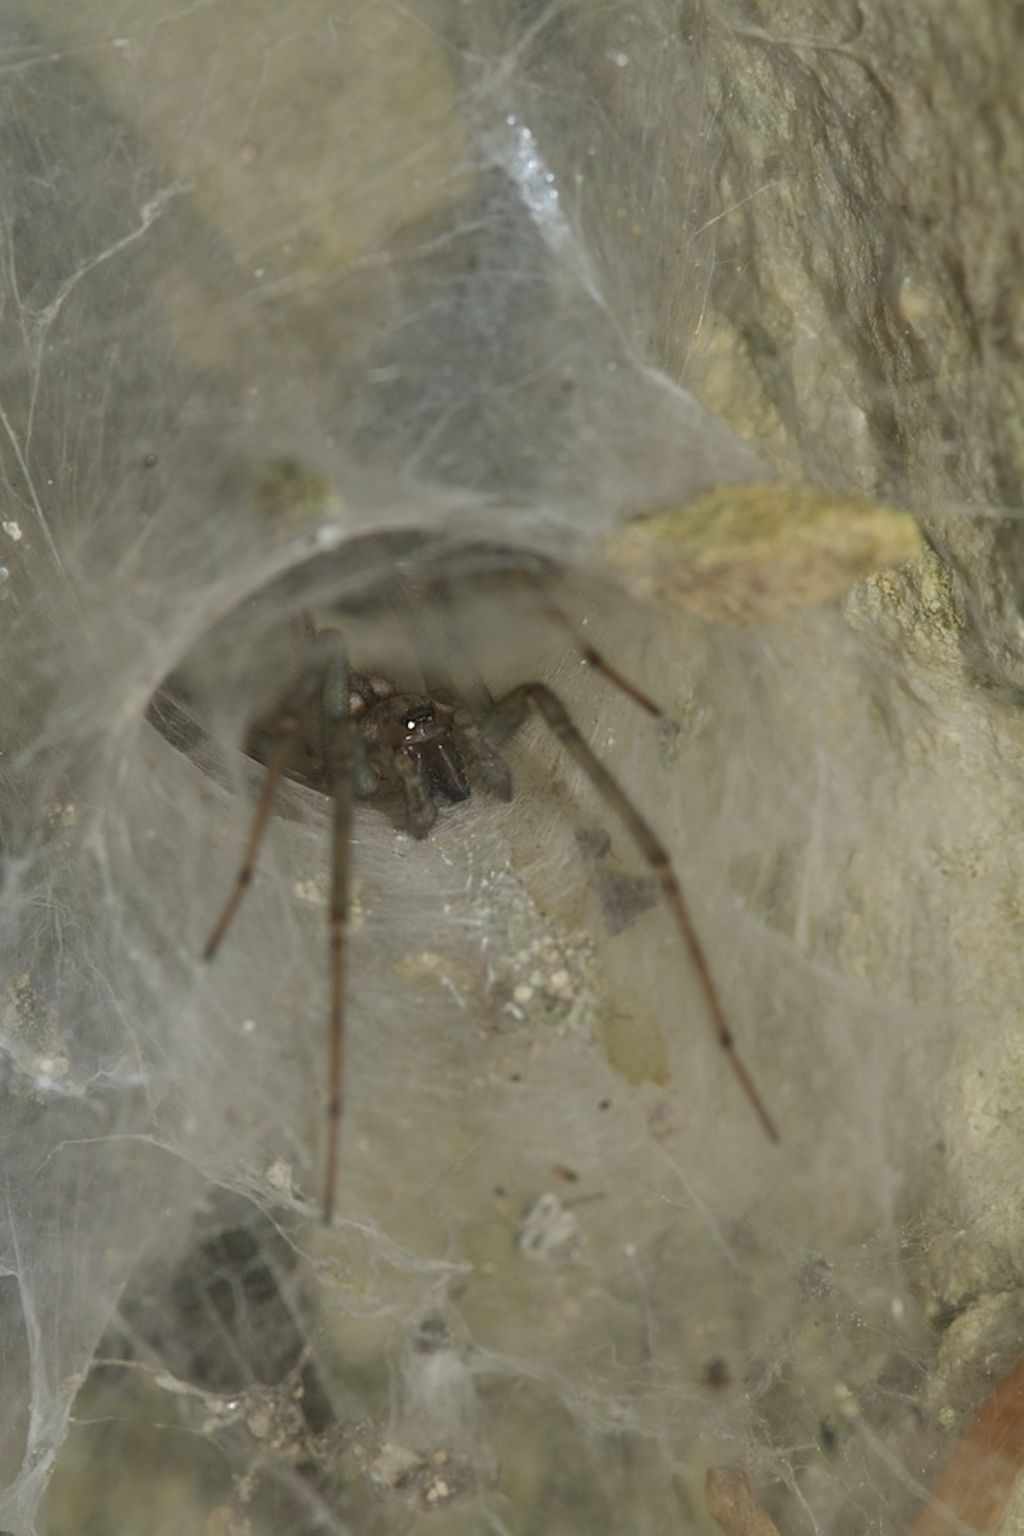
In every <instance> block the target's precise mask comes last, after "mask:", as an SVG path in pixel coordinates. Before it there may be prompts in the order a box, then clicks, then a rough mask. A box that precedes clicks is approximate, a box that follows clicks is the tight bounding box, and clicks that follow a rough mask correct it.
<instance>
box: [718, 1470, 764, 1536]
mask: <svg viewBox="0 0 1024 1536" xmlns="http://www.w3.org/2000/svg"><path fill="white" fill-rule="evenodd" d="M704 1502H705V1504H706V1505H707V1511H708V1514H709V1515H710V1516H711V1518H712V1520H713V1521H714V1522H715V1524H716V1525H720V1526H721V1527H722V1530H723V1531H724V1532H725V1536H779V1528H778V1526H777V1525H776V1524H775V1521H774V1520H773V1519H772V1518H771V1517H770V1516H769V1515H768V1514H766V1513H765V1511H764V1509H763V1508H762V1507H761V1505H760V1503H759V1502H758V1499H757V1496H756V1494H755V1493H754V1490H753V1488H751V1486H750V1479H749V1477H748V1476H747V1474H746V1473H745V1472H744V1470H743V1468H742V1467H709V1468H708V1473H707V1477H706V1478H705V1479H704Z"/></svg>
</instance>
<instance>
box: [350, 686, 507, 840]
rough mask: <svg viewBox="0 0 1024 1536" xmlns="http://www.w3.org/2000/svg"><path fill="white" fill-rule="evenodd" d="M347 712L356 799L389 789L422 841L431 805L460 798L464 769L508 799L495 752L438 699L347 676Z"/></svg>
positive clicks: (466, 779) (465, 792)
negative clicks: (352, 731)
mask: <svg viewBox="0 0 1024 1536" xmlns="http://www.w3.org/2000/svg"><path fill="white" fill-rule="evenodd" d="M349 714H350V716H351V718H352V720H353V722H354V723H355V725H356V728H357V730H358V736H359V746H360V748H361V751H359V752H358V753H357V759H361V761H357V787H358V792H359V794H360V795H362V796H364V797H367V796H370V795H374V794H376V793H377V792H378V790H380V789H382V788H394V789H396V790H397V791H398V792H399V793H400V794H401V795H402V798H403V800H404V802H405V820H406V826H407V827H408V829H409V831H410V832H411V833H412V835H413V837H426V836H427V834H428V833H429V831H430V829H431V827H433V825H434V823H435V821H436V820H437V811H438V802H439V800H447V801H448V802H449V803H450V804H456V803H457V802H458V801H460V800H468V799H469V796H470V794H471V793H472V790H471V783H470V773H469V772H467V767H468V769H469V770H470V771H473V770H475V773H476V775H478V776H479V778H480V779H481V780H482V782H483V783H484V785H485V786H486V787H487V788H488V789H489V790H490V791H491V792H492V793H493V794H496V795H498V796H499V797H500V798H501V799H502V800H510V799H511V798H512V775H511V774H510V772H509V769H508V765H507V764H506V762H505V760H504V758H502V756H501V754H500V753H499V752H497V751H496V750H495V749H494V747H492V746H491V744H490V743H489V742H488V741H487V740H486V739H485V738H484V737H483V736H482V735H481V734H480V731H479V730H478V729H477V727H476V725H475V723H474V722H473V720H472V719H470V717H469V715H468V714H467V713H466V712H465V711H464V710H461V709H459V708H458V706H456V705H453V704H447V703H445V702H444V700H443V699H439V698H434V697H432V696H429V695H427V694H422V693H399V692H397V690H396V689H395V687H394V684H393V683H391V682H389V681H388V679H387V678H386V677H370V676H368V675H366V674H365V673H362V672H353V673H352V675H351V678H350V680H349Z"/></svg>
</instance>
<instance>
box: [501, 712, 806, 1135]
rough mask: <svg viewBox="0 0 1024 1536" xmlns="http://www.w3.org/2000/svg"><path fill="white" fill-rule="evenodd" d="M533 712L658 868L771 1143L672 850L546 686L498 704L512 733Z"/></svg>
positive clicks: (769, 1126)
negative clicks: (682, 885) (531, 709)
mask: <svg viewBox="0 0 1024 1536" xmlns="http://www.w3.org/2000/svg"><path fill="white" fill-rule="evenodd" d="M530 708H533V709H535V710H536V711H537V713H538V714H539V715H540V716H541V718H542V719H543V720H544V721H545V723H546V724H547V725H548V726H549V727H550V729H551V730H552V732H553V733H554V735H555V736H556V737H557V738H558V740H559V741H560V742H561V744H562V746H563V747H564V748H565V750H566V751H567V752H568V753H569V754H570V755H571V756H572V757H573V758H574V759H575V760H576V762H577V763H578V764H579V766H580V767H581V768H582V769H583V772H584V773H585V774H586V775H587V777H588V778H589V780H590V782H591V783H592V784H593V786H594V788H595V789H596V790H597V792H598V794H599V795H600V796H601V797H602V799H604V800H605V801H606V803H607V804H608V805H609V806H610V807H611V809H612V810H613V811H614V812H615V814H616V815H617V816H618V818H619V820H620V821H621V822H622V824H623V825H624V826H625V827H626V829H627V830H628V831H629V833H630V835H631V837H632V838H633V841H634V842H635V843H636V845H637V847H638V848H639V849H640V852H641V853H642V854H643V856H644V858H645V859H646V860H647V862H648V864H649V865H650V866H651V868H652V869H653V870H654V872H655V874H656V875H657V877H658V879H659V880H660V882H661V888H662V890H663V892H664V894H665V900H666V901H667V902H668V904H669V907H670V908H671V910H672V915H673V917H674V918H675V921H676V927H677V928H678V930H679V933H680V936H681V938H682V940H683V943H684V944H685V945H686V948H687V951H688V953H689V956H690V960H691V961H692V963H693V968H694V970H695V971H696V973H697V979H698V981H699V982H700V985H701V990H702V991H703V993H704V998H705V1001H706V1003H707V1006H708V1012H709V1013H710V1015H711V1022H712V1024H713V1026H714V1030H715V1035H716V1036H717V1039H718V1043H719V1045H720V1046H721V1047H722V1050H723V1051H724V1052H725V1055H726V1057H727V1058H728V1061H729V1065H730V1067H731V1068H732V1070H733V1073H734V1075H735V1077H736V1079H737V1081H738V1082H739V1084H740V1087H741V1088H742V1089H743V1092H744V1093H745V1094H746V1096H747V1098H748V1099H749V1100H750V1103H751V1105H752V1106H753V1108H754V1112H755V1114H756V1115H757V1118H758V1119H759V1120H760V1122H761V1125H762V1126H763V1128H764V1130H765V1132H766V1133H767V1135H768V1137H769V1139H770V1140H771V1141H778V1140H779V1133H778V1131H777V1130H776V1128H775V1122H774V1121H773V1120H772V1117H771V1115H770V1114H769V1113H768V1110H767V1109H766V1107H765V1104H764V1100H763V1099H762V1098H761V1095H760V1093H759V1092H758V1090H757V1088H756V1086H755V1084H754V1080H753V1078H752V1077H751V1075H750V1073H749V1071H748V1070H747V1066H746V1063H745V1062H744V1061H743V1058H742V1057H741V1056H740V1054H739V1051H738V1050H737V1049H736V1042H735V1041H734V1039H733V1036H732V1031H731V1029H730V1028H729V1023H728V1020H727V1019H726V1017H725V1010H724V1009H723V1007H722V1003H721V1000H720V998H719V996H718V989H717V987H716V986H715V983H714V980H713V978H712V975H711V967H710V966H709V964H708V961H707V956H706V955H705V953H704V947H703V945H702V944H701V942H700V939H699V938H698V936H697V930H696V928H695V927H694V924H693V919H692V917H691V916H690V911H689V908H688V907H687V905H686V901H685V900H684V897H683V891H682V887H681V886H680V884H679V880H678V878H677V877H676V873H675V870H674V869H673V868H672V862H671V860H670V859H669V856H668V852H667V850H666V848H665V845H664V844H663V843H662V841H661V839H660V838H659V837H658V835H657V833H655V832H654V830H653V829H652V828H651V827H650V826H649V825H648V823H647V822H646V821H645V820H644V818H643V817H642V816H641V814H640V812H639V811H638V810H637V809H636V807H635V806H634V804H633V803H632V801H631V800H630V799H629V797H628V795H627V794H626V793H625V791H624V790H623V789H622V787H621V786H620V784H619V782H618V780H617V779H616V778H615V777H614V776H613V775H612V774H611V773H610V772H609V770H608V769H607V768H606V767H605V766H604V764H603V763H602V762H601V760H600V758H598V757H597V756H596V754H595V753H594V751H593V748H591V747H590V746H588V745H587V743H586V742H585V741H584V739H583V737H582V736H581V735H580V733H579V731H578V730H577V729H576V727H575V726H574V725H573V723H572V720H571V719H570V718H569V715H568V713H567V712H566V709H565V706H564V705H563V703H562V701H561V700H560V699H559V697H558V695H557V694H555V693H553V692H552V690H551V689H550V688H549V687H547V685H546V684H545V683H523V684H522V685H521V686H520V687H518V688H514V689H513V690H512V692H511V693H509V694H507V695H506V697H505V698H504V699H502V700H501V701H500V702H499V704H498V705H497V706H496V709H495V714H496V715H497V716H498V717H499V719H500V720H501V721H503V722H506V723H507V724H508V725H509V727H510V729H514V728H515V726H517V725H518V724H519V723H520V721H522V720H523V718H524V717H525V715H526V713H527V710H528V709H530Z"/></svg>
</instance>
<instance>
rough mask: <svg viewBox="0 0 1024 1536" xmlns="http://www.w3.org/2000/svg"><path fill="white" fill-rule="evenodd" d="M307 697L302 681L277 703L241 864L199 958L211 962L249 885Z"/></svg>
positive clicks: (307, 686) (304, 681) (307, 689)
mask: <svg viewBox="0 0 1024 1536" xmlns="http://www.w3.org/2000/svg"><path fill="white" fill-rule="evenodd" d="M308 696H309V679H308V677H307V678H304V680H303V686H300V688H299V689H298V690H297V692H296V696H295V697H294V698H292V699H288V700H286V701H284V702H283V703H281V704H280V705H279V706H278V708H277V712H276V715H275V717H274V719H273V722H272V725H271V728H270V731H269V733H268V734H269V736H270V740H271V743H272V745H271V749H270V757H269V760H268V762H267V776H266V779H265V780H264V782H263V791H262V793H261V795H260V798H259V800H258V802H257V805H256V811H255V813H254V815H253V819H252V826H251V827H250V829H249V837H248V839H247V841H246V844H245V850H244V852H243V854H242V862H241V864H240V865H239V869H238V874H237V876H236V877H235V883H234V885H233V886H232V888H231V894H230V895H229V896H228V899H227V901H226V902H225V904H224V907H223V910H222V911H221V914H220V916H219V917H218V919H217V921H216V922H215V923H214V925H213V929H212V931H211V933H210V937H209V938H208V939H207V941H206V947H205V948H204V950H203V959H204V960H212V959H213V957H214V955H215V954H216V953H217V951H218V949H219V948H220V946H221V943H222V941H223V939H224V935H225V934H226V933H227V931H228V929H229V928H230V927H231V924H232V922H233V921H234V917H235V913H236V912H237V911H238V909H239V907H240V906H241V905H242V900H243V898H244V896H245V893H246V891H247V890H248V889H249V886H250V884H251V883H252V877H253V873H254V871H255V869H256V860H257V859H258V858H259V854H260V848H261V847H262V846H263V839H264V837H265V836H266V831H267V826H268V825H269V822H270V812H271V810H272V809H273V805H274V794H275V792H276V790H277V786H278V785H279V784H280V782H281V777H282V775H283V773H284V770H285V768H286V766H287V763H288V757H289V754H290V753H291V751H292V749H293V747H294V745H295V742H296V739H297V737H298V735H299V731H300V729H301V726H302V713H303V710H304V708H305V705H306V701H307V698H308Z"/></svg>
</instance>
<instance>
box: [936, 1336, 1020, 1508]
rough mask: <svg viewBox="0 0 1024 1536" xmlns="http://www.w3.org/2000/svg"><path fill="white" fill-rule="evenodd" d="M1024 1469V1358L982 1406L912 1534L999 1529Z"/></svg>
mask: <svg viewBox="0 0 1024 1536" xmlns="http://www.w3.org/2000/svg"><path fill="white" fill-rule="evenodd" d="M1022 1471H1024V1356H1022V1358H1021V1359H1020V1360H1018V1361H1017V1363H1016V1365H1015V1366H1014V1367H1013V1369H1012V1370H1011V1371H1010V1372H1009V1373H1008V1374H1007V1375H1006V1376H1004V1377H1003V1379H1002V1381H1000V1382H999V1383H998V1385H997V1386H996V1388H995V1391H994V1392H993V1393H992V1395H991V1396H990V1397H989V1398H988V1399H987V1400H986V1401H985V1402H984V1403H983V1404H982V1406H981V1408H980V1409H979V1410H978V1412H977V1414H976V1415H975V1417H974V1419H973V1420H972V1422H971V1425H970V1427H969V1429H968V1430H967V1433H966V1434H965V1435H963V1436H962V1437H961V1438H960V1439H959V1440H958V1441H957V1443H956V1445H955V1446H954V1447H953V1451H952V1453H951V1454H950V1456H949V1457H948V1458H947V1460H946V1462H945V1463H944V1465H943V1466H942V1468H941V1469H940V1471H939V1473H938V1476H937V1477H936V1479H935V1482H934V1483H933V1485H932V1493H931V1498H930V1499H929V1500H928V1501H927V1503H926V1504H925V1505H924V1506H923V1508H922V1509H921V1511H920V1512H919V1514H918V1516H917V1519H916V1520H915V1521H914V1523H913V1525H912V1526H911V1528H910V1536H954V1533H959V1532H962V1531H963V1530H964V1528H965V1527H969V1528H970V1529H971V1530H974V1531H996V1530H998V1529H999V1525H1000V1522H1001V1520H1002V1518H1003V1515H1004V1514H1005V1513H1006V1506H1007V1504H1008V1503H1009V1501H1010V1495H1011V1494H1012V1493H1013V1490H1014V1486H1015V1484H1016V1482H1017V1479H1018V1477H1019V1476H1020V1474H1021V1472H1022Z"/></svg>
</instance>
